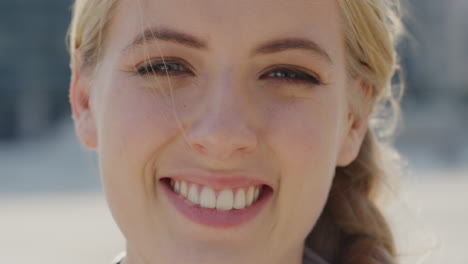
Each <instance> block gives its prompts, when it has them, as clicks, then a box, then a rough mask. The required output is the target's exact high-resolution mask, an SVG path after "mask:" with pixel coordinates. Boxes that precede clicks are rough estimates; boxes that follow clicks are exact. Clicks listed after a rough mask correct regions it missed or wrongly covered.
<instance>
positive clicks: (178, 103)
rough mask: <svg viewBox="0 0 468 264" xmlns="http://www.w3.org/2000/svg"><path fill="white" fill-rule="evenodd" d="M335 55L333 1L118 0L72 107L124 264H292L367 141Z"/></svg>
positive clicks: (339, 55)
mask: <svg viewBox="0 0 468 264" xmlns="http://www.w3.org/2000/svg"><path fill="white" fill-rule="evenodd" d="M344 51H345V50H344V44H343V36H342V34H341V28H340V12H339V6H338V3H337V2H336V1H329V0H312V1H311V0H288V1H283V0H256V1H251V0H236V1H211V0H199V1H196V3H195V2H194V1H192V0H171V1H163V0H152V1H145V0H140V1H130V0H123V1H120V2H119V5H118V7H117V9H116V10H115V12H114V13H113V16H112V20H111V23H110V25H109V27H108V28H107V29H106V32H105V44H104V45H103V47H102V50H101V52H102V53H101V55H102V56H101V59H100V61H99V67H98V68H97V70H96V72H95V74H93V75H91V74H85V73H84V72H82V73H78V71H76V70H75V79H74V81H73V84H72V89H71V98H72V104H73V111H74V116H75V122H76V127H77V133H78V135H79V137H80V139H81V140H82V142H83V143H84V144H86V145H87V146H88V147H91V148H96V149H97V151H98V153H99V163H100V172H101V176H102V180H103V185H104V188H105V192H106V195H107V199H108V202H109V205H110V208H111V211H112V213H113V216H114V218H115V220H116V222H117V223H118V225H119V227H120V228H121V230H122V232H123V233H124V235H125V237H126V239H127V242H128V245H127V251H128V261H129V263H155V262H154V261H156V260H158V261H161V263H192V262H193V263H295V262H297V263H299V262H300V261H301V260H300V259H301V254H302V249H303V242H304V239H305V237H306V236H307V234H308V233H309V232H310V231H311V229H312V228H313V226H314V224H315V222H316V220H317V219H318V217H319V216H320V214H321V211H322V208H323V206H324V204H325V202H326V199H327V196H328V192H329V189H330V186H331V182H332V179H333V176H334V171H335V167H336V166H344V165H347V164H348V163H350V162H351V161H352V160H353V159H354V158H355V156H356V153H357V151H358V149H359V144H360V141H361V139H362V135H363V133H362V131H365V128H362V127H363V125H361V126H358V125H356V124H357V123H354V121H352V120H350V119H349V118H348V116H349V103H348V101H347V98H348V97H349V96H348V93H349V92H350V91H351V90H352V89H354V88H353V87H354V86H357V82H356V81H350V80H349V79H347V75H346V72H345V61H344ZM163 60H164V61H165V62H166V65H164V63H163ZM76 68H77V67H75V69H76ZM166 71H167V72H166ZM86 88H89V90H90V91H91V92H90V94H89V95H88V94H87V92H86ZM88 96H89V98H88ZM87 99H89V104H87V103H83V102H86V100H87ZM358 130H359V131H358ZM257 189H258V190H257ZM257 193H258V194H257ZM164 260H165V262H164ZM152 261H153V262H152Z"/></svg>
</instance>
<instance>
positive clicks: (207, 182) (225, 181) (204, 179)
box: [159, 172, 274, 190]
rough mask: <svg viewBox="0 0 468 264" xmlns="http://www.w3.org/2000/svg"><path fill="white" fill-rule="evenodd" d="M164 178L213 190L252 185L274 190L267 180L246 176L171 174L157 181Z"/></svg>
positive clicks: (201, 173) (195, 173) (196, 173)
mask: <svg viewBox="0 0 468 264" xmlns="http://www.w3.org/2000/svg"><path fill="white" fill-rule="evenodd" d="M165 178H170V179H174V180H183V181H186V182H191V183H196V184H198V185H203V186H207V187H210V188H212V189H215V190H223V189H235V188H241V187H248V186H252V185H253V186H259V185H266V186H268V187H269V188H270V189H272V190H274V187H273V184H272V183H270V182H268V181H267V180H265V179H262V178H259V177H257V176H254V175H247V174H224V173H223V174H214V173H204V172H190V173H173V174H166V175H163V176H161V177H160V178H159V180H162V179H165Z"/></svg>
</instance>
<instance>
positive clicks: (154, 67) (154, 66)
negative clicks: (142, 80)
mask: <svg viewBox="0 0 468 264" xmlns="http://www.w3.org/2000/svg"><path fill="white" fill-rule="evenodd" d="M135 72H136V73H137V74H138V75H141V76H146V75H156V76H166V75H169V76H180V75H189V74H192V72H191V71H190V70H189V69H188V68H187V67H185V66H183V65H182V64H181V63H179V62H176V61H170V60H165V61H162V60H160V61H152V62H149V63H146V64H144V65H143V66H141V67H137V68H136V70H135Z"/></svg>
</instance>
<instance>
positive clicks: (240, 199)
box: [171, 179, 261, 210]
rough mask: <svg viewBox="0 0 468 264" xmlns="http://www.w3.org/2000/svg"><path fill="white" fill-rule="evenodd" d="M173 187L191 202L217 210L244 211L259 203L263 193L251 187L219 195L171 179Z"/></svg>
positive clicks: (204, 188)
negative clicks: (256, 202)
mask: <svg viewBox="0 0 468 264" xmlns="http://www.w3.org/2000/svg"><path fill="white" fill-rule="evenodd" d="M171 187H172V188H173V190H174V191H175V192H176V193H178V194H180V195H181V196H183V197H185V198H186V199H188V200H189V201H190V202H192V203H194V204H198V205H200V206H201V207H204V208H212V209H214V208H216V209H217V210H232V209H244V208H245V207H247V206H250V205H252V204H253V203H254V202H255V201H257V199H258V197H259V196H260V193H261V186H249V187H245V188H237V189H235V190H233V189H224V190H221V191H218V193H217V192H216V191H215V190H214V189H212V188H210V187H208V186H203V185H200V186H198V185H197V184H195V183H188V182H186V181H182V180H173V179H171Z"/></svg>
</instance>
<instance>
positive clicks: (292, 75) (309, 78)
mask: <svg viewBox="0 0 468 264" xmlns="http://www.w3.org/2000/svg"><path fill="white" fill-rule="evenodd" d="M261 79H278V80H279V81H287V82H297V83H310V84H315V85H320V84H322V82H321V81H320V80H319V78H317V77H315V76H313V75H310V74H308V73H305V72H303V71H301V70H297V69H294V68H288V67H281V68H276V69H273V70H271V71H269V72H267V73H266V74H264V75H262V76H261Z"/></svg>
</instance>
